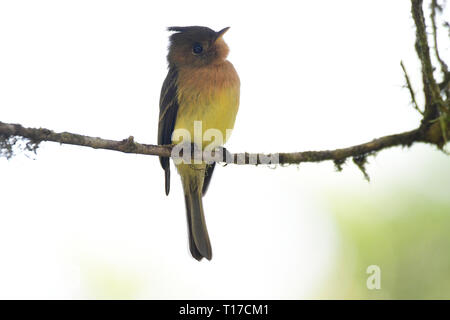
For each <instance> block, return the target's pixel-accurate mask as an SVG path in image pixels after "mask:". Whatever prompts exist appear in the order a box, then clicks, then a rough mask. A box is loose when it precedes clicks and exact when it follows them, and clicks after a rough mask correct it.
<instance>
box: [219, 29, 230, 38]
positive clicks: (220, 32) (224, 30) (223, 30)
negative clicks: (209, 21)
mask: <svg viewBox="0 0 450 320" xmlns="http://www.w3.org/2000/svg"><path fill="white" fill-rule="evenodd" d="M228 29H230V27H226V28H223V29H222V30H220V31H217V32H216V40H217V39H220V38H221V37H222V36H223V35H224V34H225V33H226V32H227V31H228Z"/></svg>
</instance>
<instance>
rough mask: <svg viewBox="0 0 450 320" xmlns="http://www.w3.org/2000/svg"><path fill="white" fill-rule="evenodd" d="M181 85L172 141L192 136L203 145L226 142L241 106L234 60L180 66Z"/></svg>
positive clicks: (178, 84) (191, 138)
mask: <svg viewBox="0 0 450 320" xmlns="http://www.w3.org/2000/svg"><path fill="white" fill-rule="evenodd" d="M177 87H178V105H179V107H178V113H177V118H176V122H175V128H174V135H173V136H172V142H173V143H178V142H182V140H183V141H185V142H186V140H188V139H190V140H189V141H190V142H195V143H196V144H198V145H202V146H203V147H205V146H208V145H209V146H210V147H218V146H221V145H223V144H224V143H225V142H226V141H227V140H228V138H229V136H230V134H231V130H232V129H233V127H234V122H235V119H236V114H237V112H238V108H239V91H240V81H239V76H238V74H237V73H236V70H235V69H234V67H233V65H232V64H231V62H229V61H225V62H223V63H220V64H215V65H214V64H213V65H208V66H205V67H201V68H189V67H184V68H180V70H179V72H178V80H177ZM196 121H197V122H196ZM199 126H200V127H199ZM187 134H188V135H189V136H190V137H187V136H186V135H187ZM218 135H220V136H221V137H218ZM181 137H182V138H181Z"/></svg>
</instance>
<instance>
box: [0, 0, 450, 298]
mask: <svg viewBox="0 0 450 320" xmlns="http://www.w3.org/2000/svg"><path fill="white" fill-rule="evenodd" d="M172 25H177V26H185V25H205V26H208V27H211V28H213V29H215V30H219V29H221V28H223V27H227V26H231V29H230V31H228V33H227V34H226V36H225V41H226V42H227V43H228V45H229V46H230V49H231V51H230V55H229V60H230V61H231V62H232V63H233V64H234V65H235V67H236V69H237V71H238V73H239V75H240V78H241V83H242V86H241V105H240V110H239V114H238V117H237V121H236V125H235V130H234V132H233V136H232V137H231V139H230V141H229V143H228V144H227V148H228V149H229V150H230V151H233V152H241V151H248V152H260V151H261V152H276V151H302V150H311V149H316V150H320V149H331V148H337V147H345V146H350V145H352V144H357V143H362V142H366V141H369V140H371V139H373V138H375V137H378V136H382V135H386V134H392V133H397V132H401V131H405V130H410V129H414V128H415V127H417V125H418V123H419V120H420V117H419V115H418V114H417V112H415V111H414V110H413V109H412V107H411V105H410V104H409V101H410V97H409V93H408V92H407V90H405V89H404V88H402V85H403V84H404V78H403V73H402V70H401V68H400V64H399V63H400V60H401V59H402V60H403V61H404V62H405V64H406V66H407V68H408V69H409V70H410V73H411V77H412V81H413V83H414V85H415V87H416V89H417V90H419V89H420V86H419V84H420V80H421V79H420V74H419V73H418V72H419V64H418V63H417V61H416V60H417V59H416V56H415V51H414V32H415V30H414V28H413V21H412V19H411V17H410V8H409V1H376V2H375V1H370V2H369V1H315V2H312V1H291V2H289V1H277V2H273V1H271V2H266V1H159V2H156V1H1V2H0V121H3V122H11V123H21V124H23V125H25V126H30V127H46V128H50V129H52V130H55V131H69V132H75V133H81V134H85V135H91V136H100V137H103V138H108V139H124V138H127V137H128V136H130V135H133V136H134V137H135V139H136V140H137V141H138V142H142V143H156V136H157V119H158V112H159V109H158V108H159V107H158V101H159V93H160V88H161V85H162V82H163V80H164V78H165V76H166V72H167V69H166V66H167V64H166V60H165V59H166V58H165V56H166V53H167V45H168V41H167V39H168V35H169V33H168V32H167V31H166V30H165V29H166V28H167V27H168V26H172ZM441 55H442V56H446V55H447V56H448V50H447V51H443V53H442V54H441ZM29 157H31V159H30V158H29ZM29 157H27V156H24V155H23V154H22V155H18V156H16V157H15V158H13V159H12V160H9V161H8V160H6V159H0V179H1V181H0V203H1V204H0V298H235V299H239V298H255V299H257V298H269V299H270V298H305V297H309V298H311V297H315V295H316V293H317V292H318V291H319V290H320V288H321V286H322V285H323V284H324V282H326V279H327V275H328V274H329V272H330V271H331V270H333V267H334V265H333V263H334V258H335V255H336V252H337V251H338V250H339V232H338V230H337V229H336V228H335V224H334V222H333V215H332V214H331V212H329V210H328V208H327V204H326V196H327V194H328V193H329V192H332V191H333V190H335V189H343V188H350V189H360V190H361V192H364V193H367V194H370V193H371V192H381V191H382V190H383V189H384V186H385V185H386V184H392V183H398V182H399V181H403V182H405V181H406V183H418V181H420V174H419V173H420V171H421V170H422V168H423V167H424V165H425V164H426V163H427V161H429V159H430V157H434V158H436V159H438V161H441V163H443V164H444V163H445V165H448V160H447V159H446V158H445V156H443V155H441V154H440V153H438V152H437V151H435V150H434V149H433V148H432V147H429V146H420V145H418V146H414V147H413V148H411V149H403V150H401V149H400V148H397V149H393V150H389V151H384V152H383V153H381V154H380V155H379V156H378V157H377V158H372V159H371V164H370V165H369V167H368V170H369V173H370V174H371V176H372V182H371V184H368V183H367V182H366V181H364V180H363V178H362V175H361V173H360V172H359V171H358V169H357V168H356V167H355V166H354V165H353V164H351V161H349V163H348V164H347V165H346V166H345V169H344V171H343V172H342V173H336V172H335V169H334V166H333V164H332V163H323V164H305V165H300V166H299V167H297V166H290V167H285V168H281V167H278V168H276V169H270V168H267V167H251V166H242V167H238V166H232V165H230V166H228V167H220V166H219V167H218V168H217V169H216V172H215V176H214V178H213V180H212V183H211V186H210V189H209V192H208V195H207V196H206V197H205V198H204V206H205V212H206V219H207V223H208V228H209V233H210V236H211V241H212V245H213V260H212V261H211V262H208V261H202V262H200V263H199V262H197V261H196V260H194V259H193V258H191V257H190V254H189V251H188V244H187V227H186V218H185V209H184V200H183V195H182V190H181V184H180V182H179V179H178V176H177V175H176V173H175V170H174V171H173V172H174V174H173V175H172V189H171V193H170V196H169V197H166V196H165V194H164V186H163V182H164V179H163V171H162V170H161V168H160V166H159V162H158V158H157V157H150V156H138V155H128V154H121V153H119V152H112V151H103V150H92V149H88V148H80V147H73V146H65V145H64V146H60V145H58V144H55V143H43V144H42V145H41V147H40V149H39V151H38V154H37V155H36V156H35V155H29ZM33 159H35V160H33ZM446 161H447V162H446ZM405 162H406V163H408V165H405ZM362 214H363V213H362ZM361 272H364V270H362V271H361Z"/></svg>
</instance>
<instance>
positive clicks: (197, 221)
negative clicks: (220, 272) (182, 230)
mask: <svg viewBox="0 0 450 320" xmlns="http://www.w3.org/2000/svg"><path fill="white" fill-rule="evenodd" d="M186 169H187V168H185V169H184V170H183V171H184V172H183V173H182V180H183V189H184V198H185V201H186V214H187V223H188V233H189V249H190V250H191V254H192V256H193V257H194V258H195V259H197V260H199V261H200V260H201V259H202V258H203V257H204V258H206V259H208V260H211V258H212V249H211V243H210V241H209V235H208V230H207V229H206V221H205V215H204V213H203V203H202V188H203V180H204V173H205V172H204V170H196V169H190V168H189V169H187V170H186ZM186 171H188V172H186ZM180 173H181V172H180Z"/></svg>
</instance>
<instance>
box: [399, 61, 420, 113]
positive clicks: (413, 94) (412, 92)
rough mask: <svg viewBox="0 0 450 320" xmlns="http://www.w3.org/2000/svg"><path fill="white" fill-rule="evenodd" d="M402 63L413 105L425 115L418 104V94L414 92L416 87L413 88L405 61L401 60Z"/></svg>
mask: <svg viewBox="0 0 450 320" xmlns="http://www.w3.org/2000/svg"><path fill="white" fill-rule="evenodd" d="M400 65H401V66H402V69H403V73H404V74H405V80H406V87H407V88H408V90H409V93H410V95H411V100H412V104H413V107H414V109H416V110H417V112H419V113H420V114H421V115H423V111H422V110H420V108H419V105H418V104H417V100H416V94H415V93H414V89H413V88H412V85H411V81H410V80H409V76H408V73H407V72H406V68H405V65H404V64H403V61H400Z"/></svg>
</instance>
